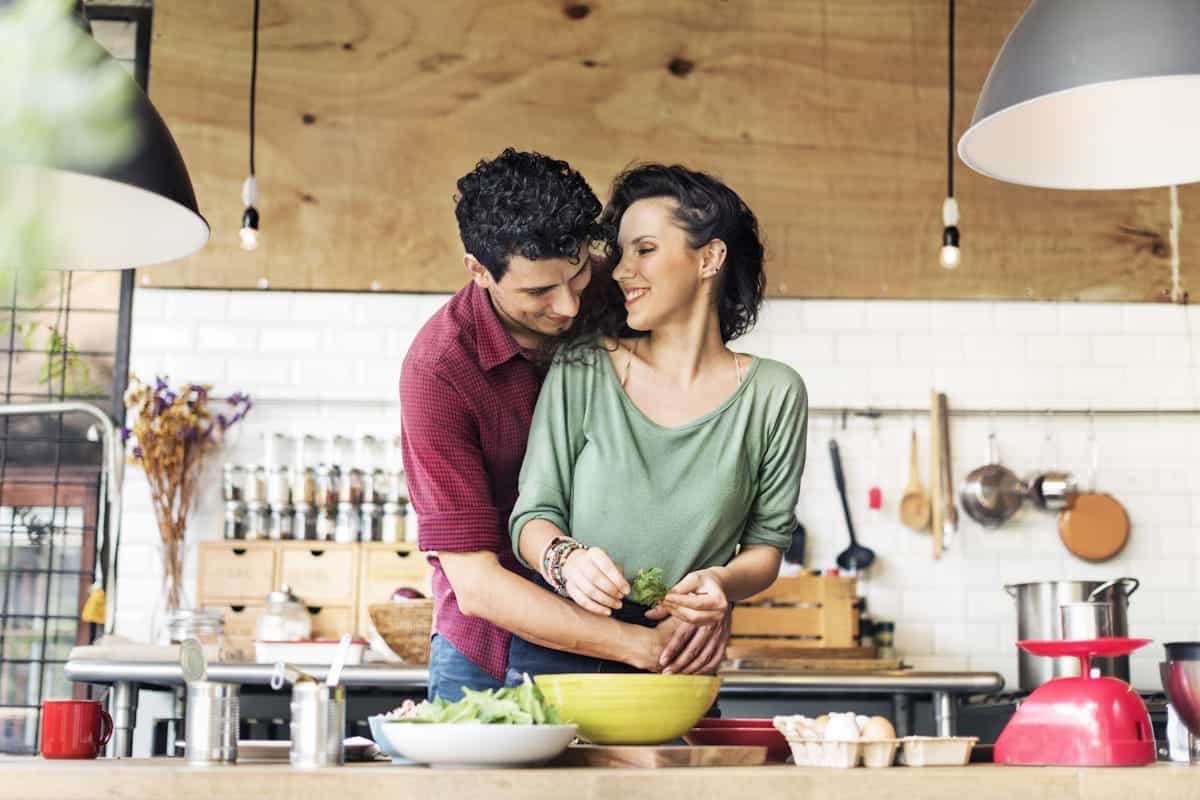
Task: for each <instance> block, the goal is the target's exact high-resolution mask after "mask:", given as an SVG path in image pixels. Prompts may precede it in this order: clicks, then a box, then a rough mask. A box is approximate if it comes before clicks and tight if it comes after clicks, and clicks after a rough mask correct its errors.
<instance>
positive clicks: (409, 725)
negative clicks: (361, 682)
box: [381, 720, 575, 767]
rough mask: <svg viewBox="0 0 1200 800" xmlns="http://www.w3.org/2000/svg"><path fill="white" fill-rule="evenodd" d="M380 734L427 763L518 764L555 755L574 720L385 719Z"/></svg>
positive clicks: (562, 747)
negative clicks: (568, 722)
mask: <svg viewBox="0 0 1200 800" xmlns="http://www.w3.org/2000/svg"><path fill="white" fill-rule="evenodd" d="M381 727H382V728H383V734H384V736H386V737H387V740H388V743H389V744H390V745H391V746H392V749H393V750H395V751H396V752H397V753H399V754H400V755H402V756H404V757H405V758H409V759H412V760H413V761H416V762H418V763H420V764H428V765H429V766H431V767H516V766H523V765H528V764H541V763H544V762H546V761H550V760H551V759H554V758H556V757H558V756H559V755H560V754H562V752H563V751H564V750H566V749H567V745H569V744H570V743H571V740H572V739H574V738H575V726H574V725H480V724H471V723H427V722H397V721H389V720H384V721H383V725H382V726H381Z"/></svg>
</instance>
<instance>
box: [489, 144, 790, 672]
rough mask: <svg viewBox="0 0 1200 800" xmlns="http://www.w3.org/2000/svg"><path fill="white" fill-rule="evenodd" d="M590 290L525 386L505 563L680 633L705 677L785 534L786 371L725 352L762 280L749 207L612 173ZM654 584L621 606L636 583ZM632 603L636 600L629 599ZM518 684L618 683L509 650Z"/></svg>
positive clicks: (527, 649) (703, 189)
mask: <svg viewBox="0 0 1200 800" xmlns="http://www.w3.org/2000/svg"><path fill="white" fill-rule="evenodd" d="M602 221H603V222H604V223H605V224H606V227H607V230H608V232H609V236H610V242H609V248H610V255H611V258H610V259H609V263H608V267H607V269H608V270H610V274H609V275H597V277H596V279H595V280H594V281H593V284H594V289H593V290H592V297H591V298H590V300H591V302H588V300H587V299H585V302H584V303H583V306H584V309H585V310H584V311H583V313H582V314H581V316H579V317H577V318H576V322H575V324H574V325H573V327H572V330H571V333H570V334H569V336H570V341H569V342H568V343H567V344H565V345H564V347H563V349H562V350H560V352H559V355H558V357H557V359H556V360H555V363H554V364H553V366H552V367H551V370H550V373H549V375H548V376H547V378H546V381H545V383H544V385H543V388H542V392H541V395H540V396H539V399H538V404H537V409H536V411H535V413H534V419H533V424H532V428H531V433H530V440H529V444H528V447H527V450H526V455H525V461H524V464H523V466H522V469H521V477H520V481H519V490H520V491H519V496H518V499H517V503H516V506H515V507H514V509H513V514H512V517H511V521H510V533H511V534H512V539H513V550H514V551H515V552H516V553H517V555H518V556H519V557H520V558H521V559H522V561H523V562H525V563H526V564H527V565H529V566H530V567H532V568H533V569H535V570H537V572H538V573H539V575H540V582H541V583H542V584H543V585H544V586H545V587H547V588H551V589H554V590H556V591H557V592H558V593H559V594H562V595H564V596H566V597H569V598H570V599H572V600H574V601H575V602H576V603H577V604H578V605H580V606H581V607H583V608H585V609H587V610H589V611H592V612H594V613H597V614H602V615H613V616H615V617H616V618H618V619H620V620H622V621H629V622H635V623H638V624H642V625H654V624H655V623H656V622H658V621H660V620H662V619H665V618H666V617H667V616H673V617H676V618H678V619H679V620H681V621H682V622H683V623H685V624H687V625H691V626H694V627H696V628H697V629H698V630H697V632H696V635H695V636H694V637H693V639H692V643H691V645H690V647H691V648H693V649H694V650H697V652H698V656H699V657H697V658H694V659H693V660H692V661H691V666H690V667H689V668H688V670H687V671H695V672H706V671H708V672H711V671H715V670H716V668H717V666H718V665H719V664H720V661H721V658H722V656H723V655H724V645H725V643H726V641H727V639H728V618H729V613H728V612H729V608H730V605H731V603H733V602H736V601H738V600H741V599H744V598H746V597H749V596H751V595H753V594H756V593H757V592H759V591H761V590H762V589H764V588H766V587H767V586H769V585H770V584H771V583H772V581H774V580H775V577H776V576H777V575H778V572H779V565H780V561H781V558H782V554H783V551H785V550H786V549H787V547H788V546H789V544H790V543H791V535H792V531H793V530H794V528H795V525H796V520H795V506H796V498H797V494H798V493H799V489H800V477H801V474H802V473H803V470H804V455H805V452H804V446H805V433H806V427H807V416H808V404H807V395H806V392H805V388H804V383H803V381H802V380H801V379H800V376H799V375H797V374H796V373H795V371H793V370H792V369H791V368H790V367H788V366H786V365H784V364H782V363H779V362H777V361H772V360H769V359H764V358H758V357H754V356H751V355H747V354H744V353H739V352H737V351H735V350H733V349H731V348H730V346H729V343H730V341H731V340H732V339H734V338H736V337H738V336H740V335H742V334H744V333H746V332H747V331H748V330H749V329H750V328H751V327H752V326H753V325H754V322H755V320H756V319H757V315H758V310H759V307H760V306H761V304H762V296H763V288H764V285H765V279H764V274H763V246H762V242H761V240H760V238H759V233H758V222H757V220H756V219H755V217H754V214H753V212H752V211H751V210H750V209H749V208H748V207H747V206H746V204H745V203H744V202H743V201H742V199H741V198H740V197H738V195H737V194H736V193H735V192H734V191H733V190H732V189H730V188H729V187H728V186H726V185H725V184H723V183H721V182H720V181H718V180H716V179H715V178H713V177H711V176H709V175H706V174H704V173H702V172H695V171H692V170H689V169H687V168H685V167H681V166H666V165H661V164H648V165H643V166H639V167H636V168H634V169H631V170H629V171H627V172H625V173H624V174H622V175H620V176H619V177H618V178H617V179H616V181H615V183H614V186H613V191H612V198H611V200H610V201H609V204H608V207H607V208H606V209H605V212H604V215H603V217H602ZM652 568H657V569H660V570H662V579H663V580H664V581H665V583H666V586H669V587H671V588H670V590H669V592H668V593H667V594H666V596H665V598H663V599H662V600H661V602H658V603H657V605H655V607H654V608H653V609H647V608H646V606H645V605H641V604H639V603H636V602H633V601H632V599H631V598H629V597H628V595H630V592H631V587H632V584H633V582H634V579H635V577H636V576H637V575H638V573H639V572H641V571H642V570H648V569H652ZM638 597H639V598H640V599H641V600H642V601H643V602H645V600H646V598H645V596H644V595H642V594H641V593H639V594H638ZM509 667H510V673H509V674H510V676H513V675H519V674H520V673H521V672H529V673H532V674H538V673H544V672H576V671H587V672H594V671H631V670H633V669H634V668H633V667H630V666H628V665H626V664H621V663H617V662H614V661H605V660H601V659H596V658H590V657H586V656H578V655H572V654H569V653H564V652H561V651H557V650H553V649H550V648H546V647H542V646H539V645H537V644H533V643H531V642H527V641H525V640H522V639H519V638H517V637H514V639H513V641H512V644H511V645H510V652H509Z"/></svg>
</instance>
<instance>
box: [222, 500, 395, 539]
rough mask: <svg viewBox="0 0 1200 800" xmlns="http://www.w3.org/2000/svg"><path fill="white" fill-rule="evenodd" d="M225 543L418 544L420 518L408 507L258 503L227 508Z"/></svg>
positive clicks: (236, 502) (237, 502)
mask: <svg viewBox="0 0 1200 800" xmlns="http://www.w3.org/2000/svg"><path fill="white" fill-rule="evenodd" d="M224 528H225V532H224V536H225V538H226V539H246V540H255V539H270V540H289V539H307V540H314V541H326V542H388V543H396V542H406V541H407V542H416V541H417V525H416V515H415V514H413V513H411V512H410V507H409V504H408V503H407V502H401V503H392V502H387V503H362V504H357V505H356V504H354V503H338V504H337V505H336V507H335V508H321V507H319V506H314V505H312V504H311V503H301V504H298V505H295V506H291V505H286V506H271V505H269V504H267V503H264V502H262V501H260V500H256V501H253V502H249V503H243V502H242V501H240V500H228V501H226V503H225V524H224Z"/></svg>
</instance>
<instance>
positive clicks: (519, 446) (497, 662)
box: [400, 148, 691, 701]
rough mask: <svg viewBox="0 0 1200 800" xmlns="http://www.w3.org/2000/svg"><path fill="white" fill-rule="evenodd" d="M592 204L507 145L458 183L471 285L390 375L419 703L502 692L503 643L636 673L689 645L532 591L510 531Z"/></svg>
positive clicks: (573, 298)
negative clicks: (413, 595) (412, 556)
mask: <svg viewBox="0 0 1200 800" xmlns="http://www.w3.org/2000/svg"><path fill="white" fill-rule="evenodd" d="M600 208H601V206H600V201H599V200H598V199H597V198H596V195H595V193H594V192H593V191H592V190H591V188H590V187H589V186H588V184H587V182H586V181H585V180H584V179H583V176H581V175H580V174H579V173H578V172H576V171H575V170H573V169H572V168H571V167H570V165H568V164H567V163H566V162H565V161H559V160H556V159H552V158H548V157H546V156H544V155H541V154H538V153H528V152H518V151H515V150H513V149H511V148H510V149H507V150H505V151H504V152H503V153H501V154H500V155H499V156H498V157H496V158H494V159H492V160H490V161H480V162H479V163H478V164H477V165H476V166H475V169H473V170H472V171H471V172H470V173H468V174H467V175H465V176H464V177H463V178H461V179H460V180H459V181H458V196H457V205H456V209H455V213H456V216H457V218H458V227H459V233H460V235H461V237H462V242H463V247H464V250H465V251H466V252H465V255H464V256H463V262H464V264H465V266H466V269H467V273H468V274H469V276H470V281H469V282H468V283H467V285H466V286H465V287H464V288H463V289H461V290H460V291H459V292H458V293H457V294H455V295H454V297H453V298H451V299H450V301H449V302H448V303H446V305H444V306H443V307H442V308H441V309H439V310H438V311H437V312H436V313H435V314H434V315H433V317H431V318H430V320H429V321H428V322H427V323H426V324H425V326H424V327H423V328H422V329H421V331H420V332H419V333H418V334H417V337H416V339H415V340H414V341H413V344H412V347H411V348H410V349H409V351H408V354H407V355H406V357H405V359H404V364H403V368H402V370H401V375H400V401H401V422H402V438H403V450H404V467H405V471H406V473H407V475H408V487H409V495H410V498H411V500H412V503H413V507H414V509H415V510H416V512H417V515H418V518H419V520H420V545H421V549H422V550H423V551H426V552H428V553H430V561H431V563H432V565H433V568H434V572H433V592H434V624H433V631H434V636H433V643H432V650H431V654H430V664H429V673H430V674H429V696H430V698H434V697H442V698H445V699H446V700H450V701H454V700H457V699H459V698H460V697H461V696H462V690H463V689H464V688H469V689H476V690H479V689H486V688H498V687H500V686H503V685H504V680H505V673H506V670H507V665H508V648H509V641H510V639H511V636H512V634H513V633H516V634H518V635H520V636H521V637H522V638H524V639H526V640H529V641H536V642H539V643H543V644H545V645H547V646H550V647H555V648H557V649H561V650H568V651H571V652H576V653H580V654H583V655H592V656H597V657H602V658H607V659H611V660H617V661H622V662H624V663H627V664H630V665H632V666H634V667H637V668H639V669H645V670H661V669H663V668H664V667H669V668H675V667H676V666H677V665H676V664H675V663H673V662H675V661H676V660H677V657H678V658H680V659H682V658H684V655H681V653H686V652H687V651H686V650H684V646H685V645H686V644H688V641H689V640H690V638H691V636H690V634H689V632H688V630H687V629H686V627H685V626H680V625H677V624H675V623H674V622H673V621H672V620H668V621H667V622H665V623H663V624H662V625H660V626H659V627H658V628H644V627H641V626H638V625H631V624H627V623H622V622H618V621H616V620H614V619H612V618H611V617H607V616H600V615H597V614H593V613H591V612H589V611H585V610H583V609H582V608H580V607H579V606H577V605H575V604H574V603H572V602H570V601H568V600H565V599H563V598H561V597H558V596H556V595H555V594H553V593H551V592H547V591H546V590H544V589H542V588H540V587H538V586H537V585H535V584H534V583H533V582H532V581H531V580H530V575H531V574H530V573H529V572H528V571H527V570H525V569H524V568H523V567H522V566H521V564H520V562H519V561H518V560H517V559H516V557H515V556H514V555H513V551H512V545H511V540H510V537H509V535H508V519H509V514H510V513H511V512H512V509H513V505H514V504H515V502H516V498H517V478H518V475H519V473H520V469H521V462H522V459H523V458H524V455H525V444H526V440H527V439H528V437H529V427H530V423H531V420H532V416H533V408H534V404H535V402H536V400H537V396H538V391H539V388H540V385H541V378H542V372H543V370H542V369H540V366H539V365H540V364H542V362H543V361H544V358H543V357H542V356H544V353H545V351H546V349H547V347H546V346H547V345H549V344H551V343H552V342H553V341H554V338H555V337H557V336H559V335H560V334H562V333H564V332H566V330H567V329H568V328H569V327H570V325H571V322H572V320H573V319H574V318H575V316H576V314H577V313H578V312H579V304H580V297H581V294H582V292H583V290H584V288H585V287H586V286H587V284H588V282H589V280H590V279H591V268H592V245H593V243H594V242H596V241H598V240H599V237H600V229H599V227H598V224H597V217H598V216H599V214H600Z"/></svg>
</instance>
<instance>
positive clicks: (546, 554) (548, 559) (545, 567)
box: [542, 536, 568, 580]
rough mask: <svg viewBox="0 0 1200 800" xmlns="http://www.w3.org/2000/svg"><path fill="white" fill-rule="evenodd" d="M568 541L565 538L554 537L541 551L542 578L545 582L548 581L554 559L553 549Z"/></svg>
mask: <svg viewBox="0 0 1200 800" xmlns="http://www.w3.org/2000/svg"><path fill="white" fill-rule="evenodd" d="M565 541H568V540H567V537H565V536H555V537H554V538H553V539H551V540H550V542H549V543H548V544H547V545H546V547H545V549H544V550H542V576H543V577H545V579H546V580H550V567H551V565H552V561H553V558H554V548H556V547H557V546H558V545H559V544H561V543H562V542H565Z"/></svg>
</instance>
